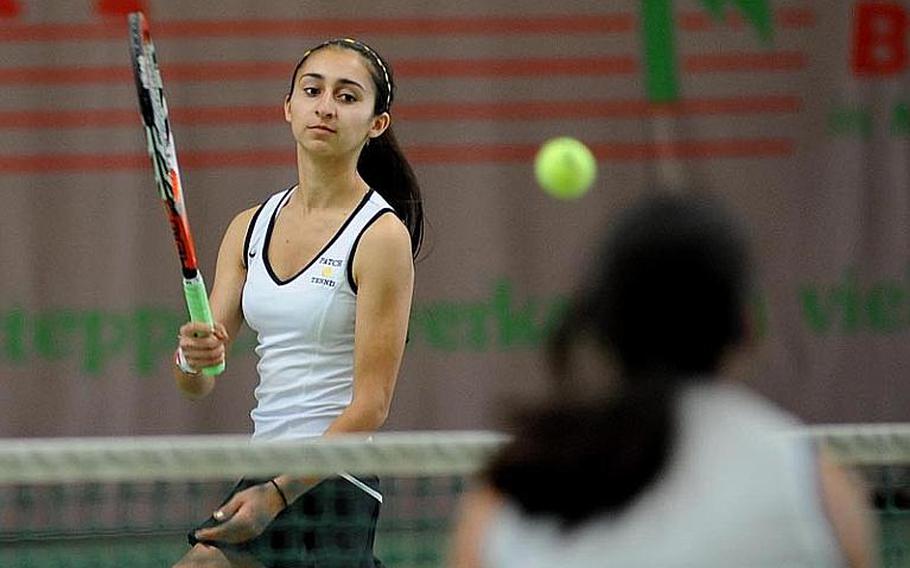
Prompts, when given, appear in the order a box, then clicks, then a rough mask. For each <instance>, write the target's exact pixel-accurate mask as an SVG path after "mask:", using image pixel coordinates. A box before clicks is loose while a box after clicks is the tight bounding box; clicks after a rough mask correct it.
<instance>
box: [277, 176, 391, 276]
mask: <svg viewBox="0 0 910 568" xmlns="http://www.w3.org/2000/svg"><path fill="white" fill-rule="evenodd" d="M289 195H290V193H289ZM372 195H373V190H372V189H370V190H369V191H367V192H366V194H365V195H364V196H363V198H362V199H361V200H360V203H358V204H357V207H355V208H354V210H353V211H351V213H350V214H348V218H347V219H345V220H344V223H342V224H341V227H339V228H338V230H337V231H335V234H334V235H332V238H331V239H329V242H327V243H326V244H325V246H323V247H322V248H321V249H320V250H319V252H317V253H316V254H315V255H314V256H313V258H311V259H310V261H309V262H307V263H306V266H304V267H303V268H301V269H300V270H298V271H297V273H295V274H294V275H293V276H291V277H290V278H288V279H287V280H282V279H281V278H278V275H276V274H275V272H274V271H273V270H272V263H271V262H269V243H271V241H272V231H273V230H274V229H275V221H276V220H277V219H278V212H279V211H281V208H282V207H284V205H285V202H286V201H287V198H283V199H282V200H281V203H279V204H278V207H276V208H275V211H273V212H272V218H271V219H269V227H268V230H266V232H265V244H264V245H263V246H262V263H263V264H264V265H265V270H266V272H268V273H269V276H270V277H271V278H272V281H273V282H274V283H275V284H277V285H278V286H284V285H285V284H290V283H291V282H293V281H294V280H296V279H297V277H299V276H300V275H301V274H303V273H304V272H306V271H307V269H309V268H310V267H311V266H313V263H314V262H316V261H317V260H319V257H320V256H322V255H323V254H325V251H327V250H329V247H331V246H332V245H333V244H334V243H335V241H337V240H338V237H340V236H341V234H342V233H343V232H344V230H345V229H347V227H348V225H350V224H351V221H353V220H354V218H355V217H356V216H357V214H358V213H360V210H361V209H363V207H364V205H366V204H367V203H368V202H369V201H370V197H371V196H372Z"/></svg>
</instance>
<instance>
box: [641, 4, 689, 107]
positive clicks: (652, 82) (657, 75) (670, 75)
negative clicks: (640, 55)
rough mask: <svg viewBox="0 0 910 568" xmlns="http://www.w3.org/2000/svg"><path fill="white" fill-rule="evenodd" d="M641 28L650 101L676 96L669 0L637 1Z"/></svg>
mask: <svg viewBox="0 0 910 568" xmlns="http://www.w3.org/2000/svg"><path fill="white" fill-rule="evenodd" d="M641 22H642V31H643V32H644V51H645V53H644V55H645V88H646V90H647V93H648V100H649V101H651V102H652V103H672V102H675V101H677V100H679V95H680V92H679V77H678V76H677V70H676V39H675V37H674V35H675V34H674V25H673V3H672V2H671V0H644V1H643V2H642V3H641Z"/></svg>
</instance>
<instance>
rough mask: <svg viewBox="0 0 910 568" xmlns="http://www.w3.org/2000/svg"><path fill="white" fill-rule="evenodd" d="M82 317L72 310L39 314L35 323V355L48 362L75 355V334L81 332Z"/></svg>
mask: <svg viewBox="0 0 910 568" xmlns="http://www.w3.org/2000/svg"><path fill="white" fill-rule="evenodd" d="M79 320H80V317H79V316H78V315H77V314H76V312H74V311H72V310H67V309H63V310H57V311H47V312H42V313H39V314H38V316H37V317H36V318H35V322H34V336H33V342H34V348H35V353H36V354H37V355H38V356H39V357H40V358H42V359H44V360H46V361H62V360H63V359H66V358H67V357H69V356H70V355H72V353H73V343H74V342H73V337H72V336H73V334H74V333H76V332H78V331H80V329H79V328H80V322H79Z"/></svg>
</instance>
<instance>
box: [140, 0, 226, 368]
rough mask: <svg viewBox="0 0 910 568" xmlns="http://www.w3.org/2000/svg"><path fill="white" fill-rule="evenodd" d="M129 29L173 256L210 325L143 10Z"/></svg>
mask: <svg viewBox="0 0 910 568" xmlns="http://www.w3.org/2000/svg"><path fill="white" fill-rule="evenodd" d="M129 26H130V52H131V55H132V61H133V74H134V75H135V78H136V91H137V93H138V95H139V111H140V113H141V114H142V123H143V125H144V126H145V135H146V139H147V141H148V151H149V156H150V157H151V159H152V167H153V168H154V170H155V182H156V184H157V186H158V193H159V194H160V195H161V199H162V200H163V201H164V207H165V210H166V211H167V216H168V220H170V222H171V230H172V231H173V233H174V241H175V242H176V243H177V252H178V253H179V255H180V264H181V268H182V269H183V292H184V294H185V295H186V305H187V308H189V312H190V319H191V320H192V321H196V322H204V323H208V324H212V310H211V308H210V307H209V299H208V293H207V292H206V289H205V283H204V282H203V281H202V274H201V273H200V272H199V268H198V266H197V263H196V247H195V246H194V245H193V234H192V233H191V232H190V224H189V221H188V219H187V216H186V206H185V205H184V203H183V185H182V183H181V181H180V169H179V168H178V167H177V152H176V150H175V148H174V135H173V133H172V132H171V124H170V121H169V120H168V115H167V102H166V101H165V99H164V86H163V84H162V82H161V73H160V72H159V71H158V59H157V57H156V55H155V45H154V44H153V43H152V38H151V36H150V35H149V29H148V23H147V22H146V20H145V16H143V15H142V13H141V12H133V13H132V14H130V15H129ZM222 371H224V362H221V363H219V364H218V365H214V366H212V367H206V368H205V369H203V370H202V372H203V373H205V374H206V375H218V374H219V373H221V372H222Z"/></svg>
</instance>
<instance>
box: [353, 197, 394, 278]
mask: <svg viewBox="0 0 910 568" xmlns="http://www.w3.org/2000/svg"><path fill="white" fill-rule="evenodd" d="M386 213H395V210H394V209H380V210H379V211H377V212H376V213H375V214H373V216H372V217H370V220H369V221H367V222H366V224H365V225H364V226H363V228H362V229H360V232H359V233H358V234H357V237H356V238H355V239H354V244H352V245H351V252H349V253H348V262H347V266H346V267H345V272H347V273H348V284H349V285H350V286H351V291H353V292H354V294H356V293H357V284H355V283H354V253H356V252H357V245H359V244H360V237H362V236H363V234H364V233H365V232H366V231H367V229H369V228H370V226H371V225H372V224H373V223H375V222H376V220H377V219H379V218H380V217H382V216H383V215H385V214H386Z"/></svg>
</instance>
